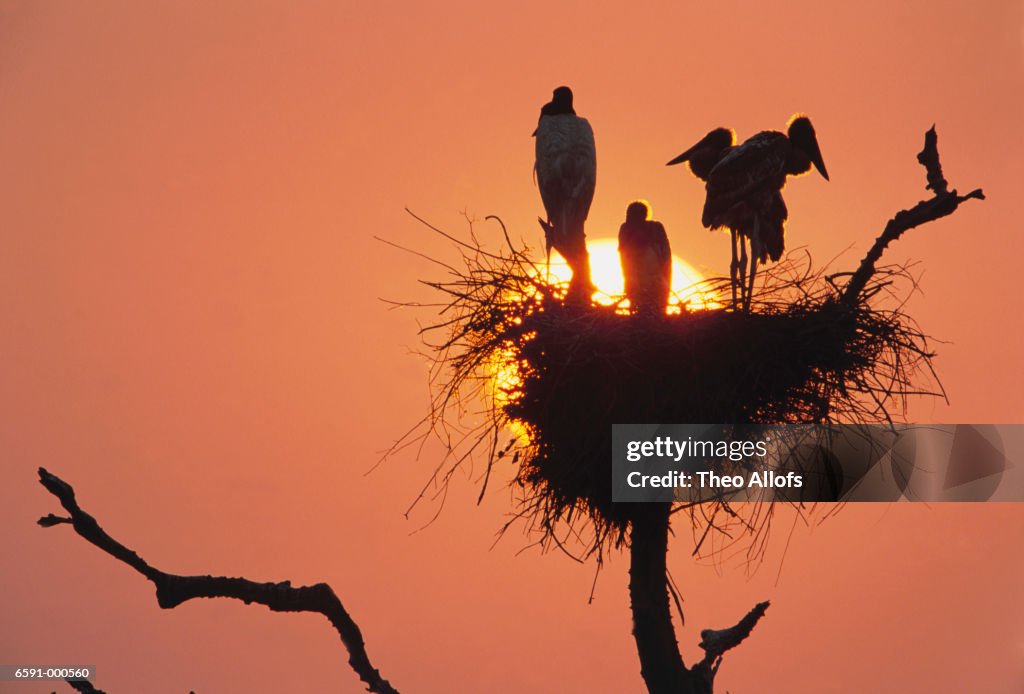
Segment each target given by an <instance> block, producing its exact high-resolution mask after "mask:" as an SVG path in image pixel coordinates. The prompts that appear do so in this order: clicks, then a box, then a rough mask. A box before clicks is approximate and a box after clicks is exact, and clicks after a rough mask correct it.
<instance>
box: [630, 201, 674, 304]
mask: <svg viewBox="0 0 1024 694" xmlns="http://www.w3.org/2000/svg"><path fill="white" fill-rule="evenodd" d="M619 262H621V263H622V277H623V279H624V280H625V289H626V298H627V299H629V304H630V309H631V310H632V311H633V312H634V313H639V314H644V315H662V314H664V313H665V309H666V308H667V307H668V299H669V295H670V294H671V292H672V250H671V248H670V247H669V243H668V234H666V233H665V227H664V226H662V224H661V222H655V221H652V220H651V208H650V207H649V206H648V205H647V203H646V202H643V201H642V200H638V201H636V202H633V203H630V205H629V207H627V208H626V221H625V222H624V223H623V224H622V226H621V227H619Z"/></svg>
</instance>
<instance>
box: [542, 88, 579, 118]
mask: <svg viewBox="0 0 1024 694" xmlns="http://www.w3.org/2000/svg"><path fill="white" fill-rule="evenodd" d="M566 113H571V114H572V115H574V116H575V115H576V111H575V110H574V109H573V107H572V90H571V89H569V88H568V87H558V88H557V89H555V91H554V93H553V94H552V95H551V101H549V102H548V103H546V104H544V107H543V108H542V109H541V110H540V115H542V116H560V115H564V114H566Z"/></svg>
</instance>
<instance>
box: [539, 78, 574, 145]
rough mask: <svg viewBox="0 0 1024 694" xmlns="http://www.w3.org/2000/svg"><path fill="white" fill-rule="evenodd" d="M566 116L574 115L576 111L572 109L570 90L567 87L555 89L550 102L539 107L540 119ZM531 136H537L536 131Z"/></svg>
mask: <svg viewBox="0 0 1024 694" xmlns="http://www.w3.org/2000/svg"><path fill="white" fill-rule="evenodd" d="M566 114H569V115H573V116H575V115H576V110H575V109H574V108H573V107H572V90H571V89H569V88H568V87H557V88H556V89H555V91H554V93H552V95H551V101H549V102H547V103H546V104H544V105H543V106H542V107H541V109H540V117H541V118H543V117H544V116H562V115H566ZM533 135H534V137H536V136H537V131H536V130H534V131H533Z"/></svg>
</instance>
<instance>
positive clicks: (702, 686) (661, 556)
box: [629, 504, 711, 694]
mask: <svg viewBox="0 0 1024 694" xmlns="http://www.w3.org/2000/svg"><path fill="white" fill-rule="evenodd" d="M643 506H644V508H641V509H640V510H639V511H638V512H637V513H636V515H635V516H634V517H633V521H632V525H631V527H630V560H629V597H630V602H631V605H632V609H633V637H634V638H635V639H636V649H637V653H638V654H639V655H640V674H641V675H642V676H643V678H644V682H646V684H647V691H648V692H650V693H651V694H709V693H710V692H711V688H710V682H707V681H706V680H705V679H704V678H703V677H701V675H700V674H698V673H695V672H691V671H689V670H687V669H686V665H685V664H683V658H682V656H681V655H680V654H679V645H678V643H677V642H676V633H675V629H674V628H673V626H672V611H671V607H670V604H669V592H668V574H667V567H666V557H667V554H668V525H669V511H670V509H671V506H670V505H669V504H644V505H643Z"/></svg>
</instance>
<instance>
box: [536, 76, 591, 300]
mask: <svg viewBox="0 0 1024 694" xmlns="http://www.w3.org/2000/svg"><path fill="white" fill-rule="evenodd" d="M533 135H534V137H535V138H536V161H535V163H534V167H533V168H534V173H535V174H536V176H537V186H538V187H539V188H540V197H541V200H542V201H543V202H544V210H545V211H546V212H547V221H544V220H543V219H539V220H538V221H540V225H541V227H543V228H544V240H545V244H546V249H545V250H546V252H547V255H548V258H549V259H550V256H551V249H552V248H554V249H555V250H557V251H558V252H559V253H561V254H562V256H563V257H564V258H565V259H566V261H567V262H568V263H569V267H570V268H571V269H572V281H571V282H570V285H569V294H570V296H576V297H578V298H583V297H586V298H589V296H590V294H591V293H592V288H593V285H592V283H591V281H590V257H589V255H588V254H587V245H586V236H585V235H584V232H583V225H584V222H586V220H587V215H588V214H589V213H590V203H591V202H592V201H593V199H594V185H595V182H596V180H597V155H596V150H595V148H594V131H593V130H592V129H591V127H590V123H588V122H587V119H586V118H580V117H579V116H577V115H576V110H575V109H574V108H573V105H572V90H571V89H569V88H568V87H558V88H557V89H555V91H554V94H553V95H552V97H551V101H549V102H548V103H546V104H544V107H543V108H541V110H540V121H539V123H538V124H537V129H536V130H535V131H534V132H533Z"/></svg>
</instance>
